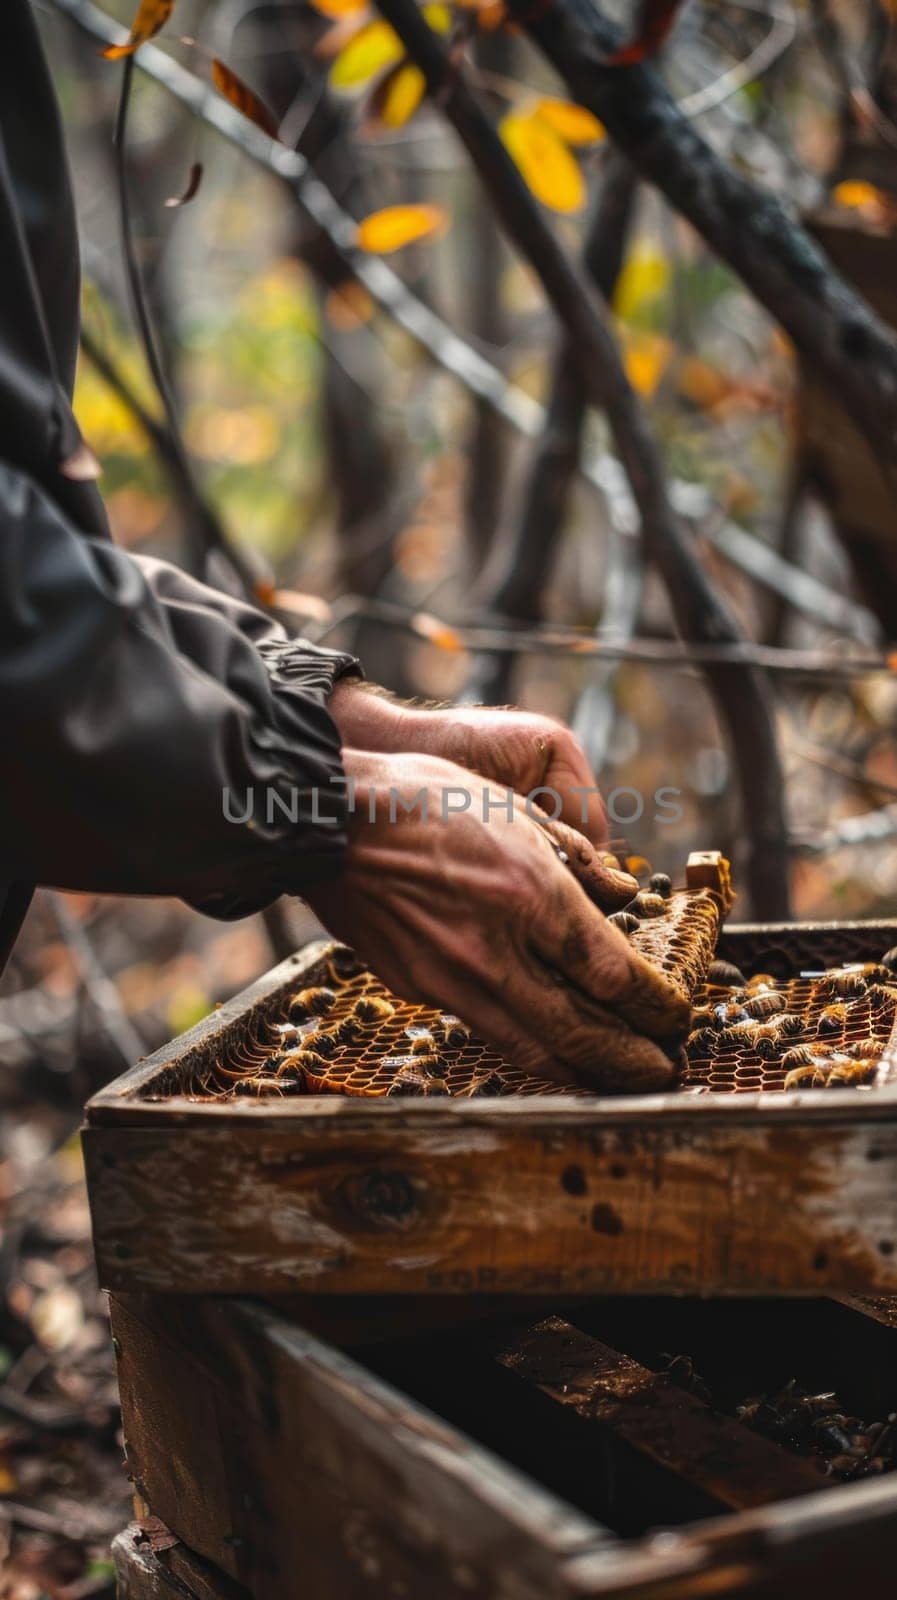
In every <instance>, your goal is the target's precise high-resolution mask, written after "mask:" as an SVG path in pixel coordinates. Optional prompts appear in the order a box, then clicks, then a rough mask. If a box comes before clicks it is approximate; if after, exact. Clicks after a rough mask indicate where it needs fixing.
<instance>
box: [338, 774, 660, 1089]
mask: <svg viewBox="0 0 897 1600" xmlns="http://www.w3.org/2000/svg"><path fill="white" fill-rule="evenodd" d="M343 759H344V763H345V767H346V773H347V776H348V777H349V778H350V779H351V780H352V781H353V783H354V787H355V812H354V816H353V817H352V820H351V822H350V829H349V844H348V850H347V858H346V865H345V869H344V871H343V873H342V874H341V876H340V878H339V879H338V880H337V881H336V882H335V883H332V884H328V885H326V886H324V887H320V888H317V889H314V890H312V891H311V892H310V893H309V895H308V899H309V901H310V903H311V905H312V906H313V908H314V909H315V911H316V912H317V914H318V915H319V916H320V918H321V920H322V921H323V923H324V924H325V926H326V927H327V928H328V929H330V931H331V932H332V933H333V934H334V935H336V936H337V937H338V938H341V939H344V940H346V942H347V943H349V944H351V945H352V946H353V947H354V948H355V950H356V951H357V952H358V954H359V956H360V957H361V958H362V959H363V960H364V961H366V962H367V963H368V965H369V966H370V967H371V968H372V969H373V970H374V971H375V972H376V973H377V974H378V976H379V977H381V978H382V979H383V981H384V982H385V983H386V984H387V985H388V986H389V988H391V989H392V990H394V991H395V992H396V993H397V994H400V995H403V996H404V997H405V998H406V999H409V1000H412V1001H416V1002H418V1003H424V1004H428V1005H436V1006H439V1007H441V1008H444V1009H448V1010H451V1011H455V1012H457V1014H458V1015H459V1016H461V1017H462V1018H463V1019H464V1020H465V1021H466V1022H467V1023H469V1025H470V1026H471V1027H472V1028H473V1029H474V1031H475V1032H476V1033H478V1034H480V1035H481V1036H482V1037H483V1038H485V1039H487V1040H489V1042H490V1043H492V1044H493V1045H494V1046H495V1047H496V1048H497V1049H498V1050H500V1051H501V1053H502V1054H503V1055H504V1056H505V1057H506V1058H507V1059H509V1060H511V1061H513V1062H514V1064H515V1066H518V1067H520V1068H522V1069H523V1070H524V1071H527V1072H532V1073H536V1074H539V1075H544V1076H548V1077H552V1078H555V1079H557V1080H559V1081H563V1082H571V1081H572V1082H581V1083H586V1084H589V1085H592V1086H594V1087H595V1088H600V1089H603V1090H617V1091H620V1090H644V1089H660V1088H663V1087H664V1086H665V1085H666V1084H668V1083H669V1081H670V1079H671V1077H672V1072H673V1068H672V1065H671V1063H670V1061H669V1059H668V1058H667V1056H666V1055H665V1054H664V1053H663V1051H662V1050H661V1049H660V1048H659V1047H658V1045H657V1044H656V1043H654V1042H653V1041H654V1040H655V1039H661V1040H662V1039H666V1038H669V1037H671V1036H673V1035H675V1034H676V1033H677V1032H678V1031H680V1030H681V1029H682V1028H683V1027H684V1025H685V1022H686V1020H687V1010H688V1008H687V1004H686V1003H685V1002H684V1001H683V1000H682V998H681V997H680V996H679V995H678V994H677V992H676V991H675V990H674V989H673V988H672V986H671V985H670V984H669V983H668V981H667V980H666V979H665V978H664V977H663V976H662V975H661V974H660V973H658V972H657V971H656V970H655V969H654V968H652V967H651V966H649V965H648V963H647V962H645V961H644V960H643V959H642V958H641V957H640V956H639V955H638V954H637V953H636V952H635V951H634V950H633V949H632V948H631V946H630V945H629V943H628V942H627V940H626V939H625V938H624V937H623V935H622V934H621V933H619V932H618V930H617V929H616V928H614V927H613V926H612V925H611V924H610V923H609V922H608V921H607V920H606V919H605V917H604V916H603V915H602V914H601V912H600V911H599V910H598V909H597V907H596V906H595V905H594V904H593V903H592V901H591V900H590V899H589V898H588V897H587V896H586V894H585V893H584V892H583V890H582V888H581V887H580V886H579V884H578V883H577V881H576V880H575V878H574V877H573V876H572V875H571V873H570V872H569V871H568V870H567V868H566V867H565V866H564V865H562V863H561V862H560V861H559V859H558V856H557V853H556V850H555V847H554V844H553V842H552V839H551V838H550V837H549V836H548V834H547V832H546V830H545V828H544V827H542V826H541V825H540V824H538V823H536V822H534V821H532V820H531V819H530V817H529V816H528V815H527V813H526V808H525V806H524V802H523V801H522V800H519V799H518V800H515V801H513V802H512V807H511V816H510V817H509V816H508V814H507V805H506V797H505V794H504V793H503V791H502V789H501V788H497V787H495V786H494V785H490V784H488V783H484V782H482V781H478V780H477V778H476V777H475V776H474V775H473V774H472V773H470V772H467V771H465V770H463V769H461V768H459V767H457V766H455V765H453V764H452V763H450V762H447V761H444V760H441V759H439V758H437V757H433V756H418V755H382V754H375V753H371V752H368V751H359V750H353V749H351V748H346V749H344V751H343ZM464 790H467V791H468V792H469V793H470V794H471V796H472V800H471V805H470V808H469V809H468V810H465V811H462V812H449V813H448V814H447V815H446V814H444V808H443V796H444V794H446V793H447V792H450V791H451V792H453V793H457V792H459V791H464ZM484 794H485V795H486V796H487V797H488V800H489V801H490V803H491V807H492V809H491V813H490V815H489V818H488V820H487V821H484V820H483V805H484ZM391 795H392V803H390V796H391ZM422 795H423V796H425V797H426V802H425V806H424V804H423V803H422V799H421V797H422ZM397 796H398V797H400V803H398V802H397V799H396V797H397ZM415 800H416V801H417V804H416V805H414V806H412V802H413V801H415ZM406 806H407V807H409V808H410V809H409V810H406V809H405V807H406ZM372 807H373V812H374V817H375V820H374V821H373V822H372V821H370V820H369V818H370V814H371V808H372ZM580 845H581V848H582V850H583V851H584V852H588V853H589V855H590V856H591V861H590V862H589V864H588V865H589V870H591V871H593V872H594V873H595V875H596V880H597V879H599V878H600V875H601V873H602V871H604V870H605V869H603V868H602V866H601V863H600V861H598V859H597V857H595V854H594V852H592V851H591V849H590V846H589V845H588V843H587V841H586V840H584V839H582V837H581V836H580ZM636 1030H638V1031H636ZM646 1035H650V1037H646Z"/></svg>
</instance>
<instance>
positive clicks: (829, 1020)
mask: <svg viewBox="0 0 897 1600" xmlns="http://www.w3.org/2000/svg"><path fill="white" fill-rule="evenodd" d="M849 1015H850V1013H849V1011H848V1009H847V1007H846V1005H844V1004H843V1002H842V1001H835V1004H834V1005H831V1006H826V1007H825V1009H824V1010H823V1011H820V1013H819V1019H818V1021H817V1023H816V1032H817V1033H819V1034H827V1035H833V1034H836V1033H840V1032H841V1030H842V1029H843V1028H844V1026H845V1024H846V1022H847V1020H848V1017H849Z"/></svg>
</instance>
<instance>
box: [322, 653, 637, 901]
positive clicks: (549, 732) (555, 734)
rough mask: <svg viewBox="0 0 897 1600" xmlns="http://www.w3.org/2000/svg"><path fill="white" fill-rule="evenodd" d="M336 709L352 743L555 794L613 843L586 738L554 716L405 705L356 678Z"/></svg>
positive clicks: (585, 826)
mask: <svg viewBox="0 0 897 1600" xmlns="http://www.w3.org/2000/svg"><path fill="white" fill-rule="evenodd" d="M330 710H331V712H332V713H333V716H334V717H335V719H336V722H337V725H338V726H339V729H340V732H341V734H342V736H343V739H344V741H345V742H346V743H347V744H350V745H353V746H354V747H355V748H357V749H360V750H383V751H396V752H398V751H403V750H404V751H417V752H418V753H420V754H421V755H432V756H439V757H441V758H442V759H443V760H444V761H453V762H455V763H456V764H457V765H458V766H459V767H466V768H468V769H469V770H470V771H471V772H477V773H479V775H480V777H482V778H488V779H489V780H490V782H492V783H497V784H506V785H507V786H508V787H509V788H511V789H514V790H515V791H516V792H517V794H521V795H528V794H532V793H533V791H534V790H537V789H546V790H549V791H554V793H556V794H557V795H559V796H560V802H561V803H560V809H559V810H558V816H559V818H560V820H561V821H562V822H565V823H567V825H568V826H569V827H571V828H576V829H578V830H579V831H580V832H581V833H583V834H585V836H586V838H587V839H588V840H589V841H590V843H591V844H593V845H595V846H596V847H597V848H598V849H602V848H603V847H604V846H605V845H606V843H607V836H608V826H607V813H606V811H605V809H604V804H603V802H602V799H601V795H600V793H599V790H598V785H597V783H596V781H595V774H594V773H593V771H592V769H591V767H590V766H589V763H588V760H587V758H586V754H585V751H584V750H583V748H582V746H581V745H580V743H579V740H578V739H577V738H576V737H575V735H574V734H573V733H571V731H570V729H569V728H566V727H565V726H564V724H563V723H562V722H556V721H555V720H554V718H553V717H542V716H536V715H534V714H533V713H531V712H528V711H515V710H512V709H505V708H502V707H499V708H493V707H491V706H453V707H451V708H450V709H448V710H430V709H427V708H420V707H416V706H403V705H400V704H398V703H397V702H396V701H393V700H389V699H385V698H380V697H379V696H378V695H377V694H376V693H372V692H371V691H370V689H369V688H366V687H365V686H364V685H360V684H359V683H358V682H357V681H356V680H349V681H347V682H344V683H342V684H338V685H337V688H336V690H335V691H334V694H333V696H332V697H331V701H330ZM537 798H538V804H540V805H541V807H542V809H543V810H544V811H547V812H548V813H549V814H550V813H551V812H552V811H553V810H556V809H557V803H556V802H555V800H554V798H553V795H552V794H551V793H548V794H542V795H541V796H539V797H537ZM636 887H637V885H636V886H635V887H632V888H631V889H630V890H629V894H628V895H627V896H626V899H631V897H632V895H633V894H635V892H636Z"/></svg>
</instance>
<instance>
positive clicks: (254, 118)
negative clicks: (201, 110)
mask: <svg viewBox="0 0 897 1600" xmlns="http://www.w3.org/2000/svg"><path fill="white" fill-rule="evenodd" d="M212 82H213V83H214V85H215V88H216V89H217V90H218V93H219V94H223V95H224V98H225V100H228V101H230V104H231V105H232V106H234V107H235V109H236V110H237V111H240V112H242V114H243V116H244V117H247V118H248V120H249V121H250V122H254V123H255V125H256V127H257V128H261V130H262V132H263V133H266V134H267V135H268V137H269V139H276V138H277V129H278V122H277V118H276V117H275V115H274V113H273V112H272V111H269V110H268V107H267V106H266V105H265V103H264V101H262V100H260V99H259V97H258V95H257V94H256V92H255V90H254V89H250V87H249V84H248V83H244V82H243V79H242V78H240V77H238V76H237V74H236V73H235V72H234V71H233V70H232V68H231V67H229V66H227V65H226V63H225V62H224V61H219V59H218V57H217V56H216V57H215V59H214V61H213V62H212Z"/></svg>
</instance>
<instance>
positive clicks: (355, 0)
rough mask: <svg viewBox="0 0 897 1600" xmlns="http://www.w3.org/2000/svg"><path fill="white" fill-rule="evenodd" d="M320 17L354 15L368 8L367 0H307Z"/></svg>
mask: <svg viewBox="0 0 897 1600" xmlns="http://www.w3.org/2000/svg"><path fill="white" fill-rule="evenodd" d="M309 4H310V5H311V6H313V7H314V9H315V11H319V12H320V13H321V16H322V17H333V18H334V19H336V18H339V17H354V16H357V15H358V14H359V12H362V11H367V10H368V0H309Z"/></svg>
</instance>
